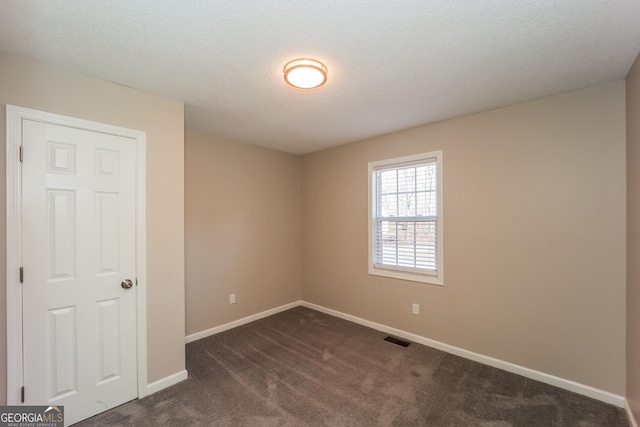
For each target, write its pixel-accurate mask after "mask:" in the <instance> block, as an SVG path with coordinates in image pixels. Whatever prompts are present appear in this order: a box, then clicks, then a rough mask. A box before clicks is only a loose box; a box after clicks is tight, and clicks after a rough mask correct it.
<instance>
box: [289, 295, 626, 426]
mask: <svg viewBox="0 0 640 427" xmlns="http://www.w3.org/2000/svg"><path fill="white" fill-rule="evenodd" d="M301 305H302V306H304V307H307V308H310V309H313V310H317V311H320V312H322V313H326V314H329V315H331V316H335V317H339V318H341V319H344V320H348V321H350V322H353V323H357V324H359V325H363V326H367V327H369V328H372V329H376V330H378V331H381V332H385V333H387V334H392V335H395V336H398V337H400V338H404V339H408V340H410V341H413V342H416V343H419V344H423V345H426V346H429V347H432V348H436V349H438V350H442V351H445V352H447V353H451V354H455V355H456V356H460V357H464V358H465V359H470V360H474V361H476V362H479V363H483V364H485V365H489V366H493V367H494V368H498V369H502V370H503V371H507V372H511V373H514V374H518V375H522V376H523V377H526V378H531V379H533V380H536V381H540V382H542V383H545V384H550V385H553V386H556V387H560V388H563V389H565V390H569V391H573V392H575V393H578V394H582V395H584V396H588V397H591V398H593V399H597V400H600V401H603V402H606V403H610V404H612V405H615V406H618V407H620V408H623V407H624V406H625V401H626V399H625V398H624V397H623V396H619V395H617V394H613V393H610V392H608V391H604V390H599V389H597V388H594V387H590V386H588V385H584V384H580V383H577V382H575V381H570V380H566V379H564V378H559V377H556V376H554V375H550V374H546V373H544V372H540V371H536V370H534V369H529V368H525V367H524V366H520V365H516V364H514V363H510V362H505V361H504V360H500V359H495V358H493V357H489V356H485V355H482V354H478V353H474V352H472V351H469V350H464V349H462V348H460V347H455V346H452V345H449V344H445V343H442V342H439V341H435V340H432V339H429V338H425V337H421V336H420V335H416V334H412V333H410V332H405V331H402V330H400V329H396V328H392V327H390V326H386V325H381V324H379V323H375V322H371V321H369V320H365V319H362V318H360V317H356V316H352V315H350V314H345V313H342V312H340V311H336V310H332V309H330V308H326V307H322V306H320V305H317V304H312V303H310V302H306V301H302V304H301ZM635 427H637V426H635Z"/></svg>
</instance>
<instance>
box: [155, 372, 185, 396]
mask: <svg viewBox="0 0 640 427" xmlns="http://www.w3.org/2000/svg"><path fill="white" fill-rule="evenodd" d="M188 376H189V374H188V373H187V370H186V369H185V370H182V371H180V372H176V373H175V374H173V375H169V376H168V377H164V378H162V379H160V380H158V381H155V382H152V383H151V384H147V396H148V395H150V394H153V393H157V392H159V391H160V390H162V389H164V388H167V387H169V386H172V385H174V384H178V383H179V382H180V381H184V380H186V379H187V377H188Z"/></svg>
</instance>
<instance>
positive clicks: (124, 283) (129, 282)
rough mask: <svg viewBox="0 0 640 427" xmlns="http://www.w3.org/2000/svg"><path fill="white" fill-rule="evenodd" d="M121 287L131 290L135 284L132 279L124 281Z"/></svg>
mask: <svg viewBox="0 0 640 427" xmlns="http://www.w3.org/2000/svg"><path fill="white" fill-rule="evenodd" d="M120 286H122V287H123V288H124V289H130V288H131V287H132V286H133V282H132V281H131V279H124V280H123V281H122V283H120Z"/></svg>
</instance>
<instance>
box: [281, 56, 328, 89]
mask: <svg viewBox="0 0 640 427" xmlns="http://www.w3.org/2000/svg"><path fill="white" fill-rule="evenodd" d="M284 81H286V82H287V83H288V84H289V85H291V86H293V87H297V88H299V89H314V88H317V87H320V86H322V85H323V84H325V82H326V81H327V67H326V66H325V65H324V64H323V63H322V62H320V61H316V60H315V59H309V58H300V59H294V60H293V61H289V62H287V64H286V65H285V66H284Z"/></svg>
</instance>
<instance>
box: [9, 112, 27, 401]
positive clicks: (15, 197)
mask: <svg viewBox="0 0 640 427" xmlns="http://www.w3.org/2000/svg"><path fill="white" fill-rule="evenodd" d="M6 118H7V122H6V123H7V124H6V126H7V136H6V137H7V140H6V150H7V151H6V156H7V158H6V168H7V195H6V203H7V206H6V216H7V217H6V231H7V240H6V263H7V264H6V269H7V270H6V292H7V296H6V298H7V405H19V404H20V403H21V393H20V388H21V387H22V384H23V376H22V289H21V287H20V277H19V273H18V272H19V269H20V267H21V266H22V203H21V186H22V182H21V165H20V157H19V156H20V146H21V145H22V117H21V116H20V115H19V114H17V113H15V112H14V110H13V107H11V106H9V105H7V111H6Z"/></svg>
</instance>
